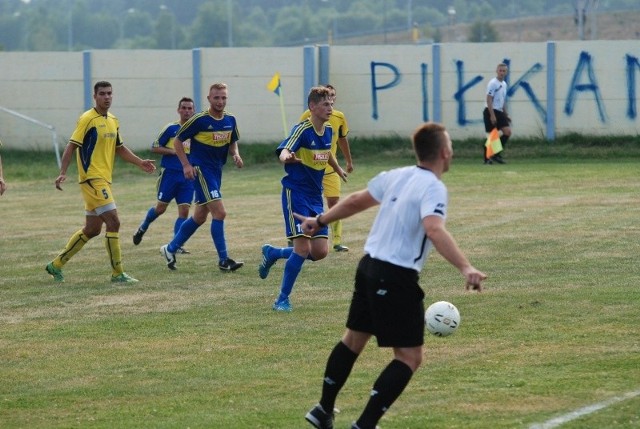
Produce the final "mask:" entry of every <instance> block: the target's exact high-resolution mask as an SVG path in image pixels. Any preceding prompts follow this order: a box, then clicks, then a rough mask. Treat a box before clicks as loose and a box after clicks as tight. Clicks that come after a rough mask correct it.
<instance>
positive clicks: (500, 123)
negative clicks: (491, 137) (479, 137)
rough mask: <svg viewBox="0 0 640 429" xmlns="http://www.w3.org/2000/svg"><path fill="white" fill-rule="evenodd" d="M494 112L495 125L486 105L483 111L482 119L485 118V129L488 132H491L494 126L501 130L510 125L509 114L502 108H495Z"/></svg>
mask: <svg viewBox="0 0 640 429" xmlns="http://www.w3.org/2000/svg"><path fill="white" fill-rule="evenodd" d="M493 113H494V114H495V115H496V125H495V126H494V125H493V124H492V123H491V117H490V116H489V109H488V108H486V107H485V108H484V111H483V112H482V119H484V130H485V131H486V132H488V133H490V132H491V130H492V129H494V128H498V129H499V130H501V129H503V128H504V127H508V126H509V118H507V115H505V114H504V112H503V111H502V110H496V109H493Z"/></svg>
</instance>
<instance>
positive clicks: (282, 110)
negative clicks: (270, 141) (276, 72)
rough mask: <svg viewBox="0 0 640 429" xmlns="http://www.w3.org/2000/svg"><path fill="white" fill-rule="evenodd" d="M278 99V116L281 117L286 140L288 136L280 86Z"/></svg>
mask: <svg viewBox="0 0 640 429" xmlns="http://www.w3.org/2000/svg"><path fill="white" fill-rule="evenodd" d="M278 98H280V114H281V115H282V129H283V131H284V138H285V139H286V138H287V136H288V135H289V131H288V130H287V119H286V115H285V112H284V97H283V95H282V86H280V90H279V94H278Z"/></svg>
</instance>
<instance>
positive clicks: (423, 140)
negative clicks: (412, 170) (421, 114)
mask: <svg viewBox="0 0 640 429" xmlns="http://www.w3.org/2000/svg"><path fill="white" fill-rule="evenodd" d="M446 131H447V129H446V128H445V127H444V125H442V124H438V123H435V122H425V123H424V124H422V125H420V126H419V127H418V128H416V130H415V131H414V133H413V136H412V138H411V142H412V144H413V150H414V152H415V153H416V156H417V157H418V160H419V161H435V160H436V159H437V157H438V154H439V153H440V149H441V148H442V146H444V145H445V144H446V141H447V139H446V136H445V132H446Z"/></svg>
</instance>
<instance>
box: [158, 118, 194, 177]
mask: <svg viewBox="0 0 640 429" xmlns="http://www.w3.org/2000/svg"><path fill="white" fill-rule="evenodd" d="M179 129H180V123H179V122H172V123H170V124H167V125H165V127H164V128H163V129H162V131H160V134H158V137H156V139H155V140H154V141H153V143H151V147H152V148H158V147H166V148H167V149H173V142H174V138H175V136H176V134H178V130H179ZM182 146H183V147H184V153H186V154H187V158H189V152H190V147H191V142H190V140H185V141H183V142H182ZM160 166H161V167H162V168H165V169H169V170H180V171H182V163H181V162H180V159H179V158H178V157H177V155H162V158H161V159H160Z"/></svg>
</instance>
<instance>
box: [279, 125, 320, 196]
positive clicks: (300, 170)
mask: <svg viewBox="0 0 640 429" xmlns="http://www.w3.org/2000/svg"><path fill="white" fill-rule="evenodd" d="M331 135H332V130H331V125H330V124H325V126H324V131H323V133H322V134H318V133H316V131H315V129H314V128H313V124H312V123H311V120H310V119H307V120H304V121H302V122H300V123H298V124H296V125H295V126H294V127H293V129H292V130H291V134H290V135H289V137H287V138H286V139H285V140H284V141H283V142H282V143H280V145H279V146H278V148H277V149H276V154H277V155H278V156H279V155H280V152H281V151H282V149H287V150H289V151H290V152H295V154H296V156H297V157H298V158H300V159H301V160H302V162H300V163H291V164H285V165H284V171H285V173H287V175H286V176H284V177H283V178H282V186H284V187H285V188H289V189H293V190H296V191H300V192H303V193H305V194H308V195H318V194H322V178H323V177H324V170H325V168H326V167H327V165H329V164H328V162H329V156H330V154H331Z"/></svg>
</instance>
